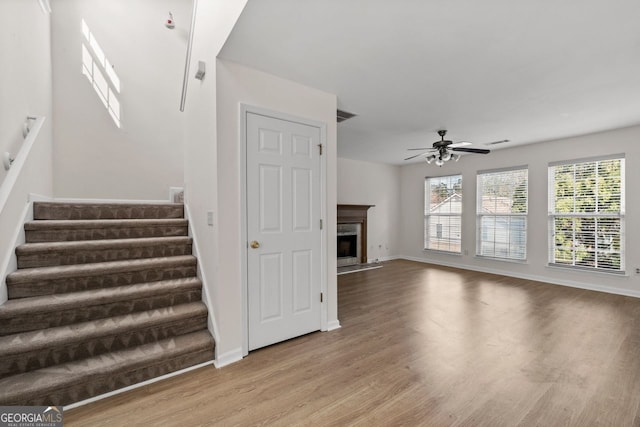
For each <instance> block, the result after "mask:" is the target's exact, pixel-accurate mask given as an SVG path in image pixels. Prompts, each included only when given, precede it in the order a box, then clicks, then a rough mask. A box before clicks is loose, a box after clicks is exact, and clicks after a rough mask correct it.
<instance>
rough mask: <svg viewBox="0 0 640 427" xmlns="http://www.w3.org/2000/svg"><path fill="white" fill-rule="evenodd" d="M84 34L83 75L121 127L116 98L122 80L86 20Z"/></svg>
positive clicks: (83, 24)
mask: <svg viewBox="0 0 640 427" xmlns="http://www.w3.org/2000/svg"><path fill="white" fill-rule="evenodd" d="M82 34H83V35H84V39H85V41H84V42H83V43H82V74H84V75H85V76H86V77H87V79H88V80H89V82H90V83H91V85H92V86H93V89H94V90H95V91H96V94H97V95H98V98H100V101H102V104H103V105H104V107H105V108H106V109H107V111H108V112H109V115H110V116H111V119H113V122H114V123H115V124H116V126H118V127H120V102H119V101H118V98H117V97H116V93H120V78H119V77H118V75H117V74H116V72H115V71H114V69H113V65H111V63H110V62H109V59H108V58H107V57H106V56H105V54H104V51H103V50H102V48H101V47H100V45H99V44H98V41H97V40H96V38H95V37H94V35H93V33H92V32H91V31H90V30H89V26H88V25H87V23H86V22H85V21H84V19H83V20H82ZM87 44H88V45H89V47H87ZM105 74H106V76H107V77H105Z"/></svg>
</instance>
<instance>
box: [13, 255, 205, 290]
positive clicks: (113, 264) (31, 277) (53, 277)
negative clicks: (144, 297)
mask: <svg viewBox="0 0 640 427" xmlns="http://www.w3.org/2000/svg"><path fill="white" fill-rule="evenodd" d="M196 263H197V260H196V258H195V257H194V256H193V255H179V256H171V257H158V258H142V259H133V260H122V261H109V262H99V263H88V264H77V265H64V266H55V267H39V268H28V269H22V270H17V271H15V272H13V273H11V274H9V275H8V276H7V288H8V291H9V298H24V297H30V296H38V295H50V294H58V293H64V292H76V291H81V290H89V289H97V288H103V287H115V286H125V285H130V284H135V283H142V282H152V281H160V280H168V279H176V278H180V277H189V276H194V275H195V268H196Z"/></svg>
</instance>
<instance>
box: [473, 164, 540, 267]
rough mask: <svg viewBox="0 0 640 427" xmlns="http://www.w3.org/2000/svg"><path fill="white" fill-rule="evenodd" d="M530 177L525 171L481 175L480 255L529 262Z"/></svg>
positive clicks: (492, 172)
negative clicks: (527, 259)
mask: <svg viewBox="0 0 640 427" xmlns="http://www.w3.org/2000/svg"><path fill="white" fill-rule="evenodd" d="M528 173H529V172H528V169H527V168H526V167H525V168H518V169H506V170H497V171H488V172H480V173H479V174H478V179H477V185H478V192H477V195H478V200H477V203H476V212H477V230H478V232H477V235H476V236H477V238H476V254H477V255H479V256H486V257H492V258H503V259H511V260H520V261H521V260H525V259H526V257H527V213H528Z"/></svg>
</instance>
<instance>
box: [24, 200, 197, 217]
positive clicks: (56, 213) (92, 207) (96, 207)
mask: <svg viewBox="0 0 640 427" xmlns="http://www.w3.org/2000/svg"><path fill="white" fill-rule="evenodd" d="M33 216H34V219H36V220H39V219H44V220H47V219H48V220H93V219H167V218H184V208H183V206H182V205H166V204H161V205H135V204H84V203H68V204H67V203H42V202H36V203H34V204H33Z"/></svg>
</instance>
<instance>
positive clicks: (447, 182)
mask: <svg viewBox="0 0 640 427" xmlns="http://www.w3.org/2000/svg"><path fill="white" fill-rule="evenodd" d="M424 200H425V203H424V248H425V249H431V250H438V251H445V252H453V253H461V251H462V245H461V242H462V175H450V176H441V177H434V178H426V179H425V187H424Z"/></svg>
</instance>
